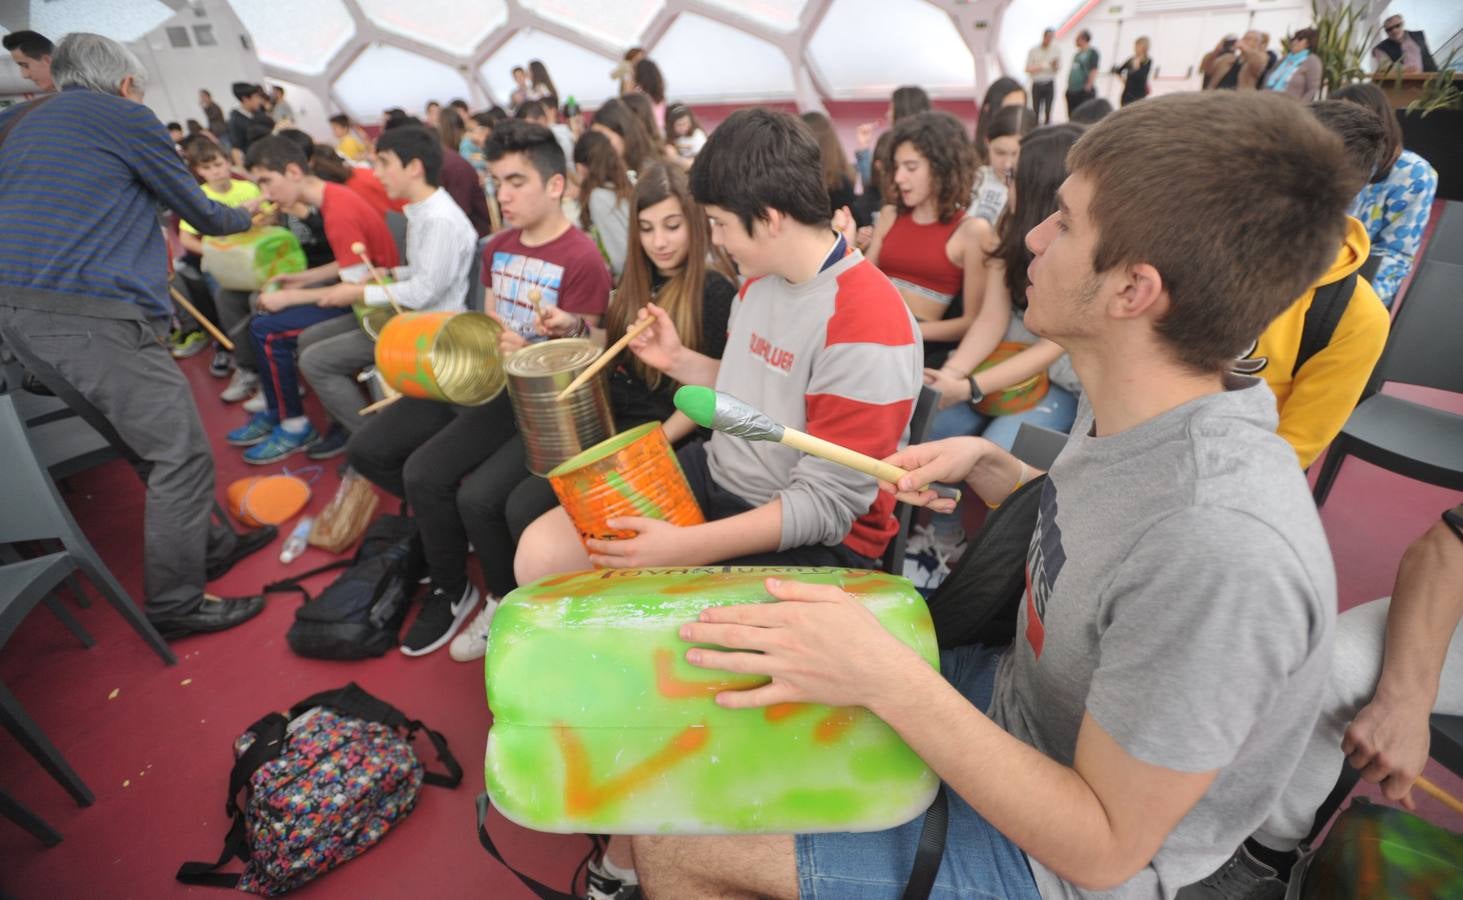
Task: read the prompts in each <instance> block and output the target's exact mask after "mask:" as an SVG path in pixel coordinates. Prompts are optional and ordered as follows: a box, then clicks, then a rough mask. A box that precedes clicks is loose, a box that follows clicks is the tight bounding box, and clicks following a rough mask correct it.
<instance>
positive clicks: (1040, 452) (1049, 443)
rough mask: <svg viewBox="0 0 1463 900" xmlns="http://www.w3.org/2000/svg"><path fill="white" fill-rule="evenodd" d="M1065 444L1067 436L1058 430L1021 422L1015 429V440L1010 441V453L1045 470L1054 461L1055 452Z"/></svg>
mask: <svg viewBox="0 0 1463 900" xmlns="http://www.w3.org/2000/svg"><path fill="white" fill-rule="evenodd" d="M1065 446H1067V436H1066V435H1065V434H1063V433H1062V432H1060V431H1053V430H1052V429H1050V428H1043V427H1042V426H1040V425H1033V424H1031V423H1030V422H1022V423H1021V427H1020V428H1018V429H1016V440H1014V441H1012V442H1011V455H1012V456H1014V457H1016V458H1017V459H1019V460H1021V461H1022V462H1024V463H1026V464H1027V465H1028V466H1032V467H1034V468H1037V469H1041V470H1042V471H1043V472H1045V471H1046V470H1047V469H1050V468H1051V467H1052V463H1053V462H1055V461H1056V458H1057V454H1059V453H1061V452H1062V448H1063V447H1065Z"/></svg>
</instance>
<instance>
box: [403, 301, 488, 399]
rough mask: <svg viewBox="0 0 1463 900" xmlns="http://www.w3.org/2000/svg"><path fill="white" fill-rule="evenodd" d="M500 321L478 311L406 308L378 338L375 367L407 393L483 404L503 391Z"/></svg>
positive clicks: (419, 397)
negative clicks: (410, 310) (499, 339)
mask: <svg viewBox="0 0 1463 900" xmlns="http://www.w3.org/2000/svg"><path fill="white" fill-rule="evenodd" d="M501 330H502V326H500V325H499V324H498V323H497V322H494V321H493V320H492V319H490V318H488V317H487V316H486V315H483V314H482V313H477V312H459V313H451V312H403V313H399V314H397V315H394V316H392V317H391V318H390V319H388V320H387V321H386V323H385V325H384V326H382V328H381V333H380V335H379V336H378V337H377V338H376V370H377V371H379V372H380V373H381V376H382V377H383V378H385V379H386V383H387V384H389V385H391V386H392V387H393V388H396V389H397V390H398V391H400V392H401V393H403V394H405V395H406V396H408V397H416V398H418V399H421V400H440V401H442V402H443V403H456V404H458V405H459V406H481V405H482V404H484V403H487V402H488V401H489V400H492V399H493V398H494V397H496V396H498V394H500V393H501V392H502V391H503V385H504V384H505V383H506V377H505V376H504V374H503V363H502V360H501V359H500V357H499V354H498V333H499V332H500V331H501Z"/></svg>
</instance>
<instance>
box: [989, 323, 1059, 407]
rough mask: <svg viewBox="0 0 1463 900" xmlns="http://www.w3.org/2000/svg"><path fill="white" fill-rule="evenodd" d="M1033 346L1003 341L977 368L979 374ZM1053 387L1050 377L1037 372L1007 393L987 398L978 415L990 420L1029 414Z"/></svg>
mask: <svg viewBox="0 0 1463 900" xmlns="http://www.w3.org/2000/svg"><path fill="white" fill-rule="evenodd" d="M1030 346H1031V345H1030V344H1023V343H1021V342H1019V341H1001V342H1000V343H999V344H997V345H996V349H994V350H992V351H991V355H990V356H987V357H986V358H985V359H984V360H983V361H982V362H981V364H980V365H978V366H976V367H975V371H977V372H984V371H985V370H986V369H989V368H990V367H991V366H994V365H995V364H996V363H1001V362H1005V361H1006V360H1008V359H1010V358H1011V357H1013V356H1015V355H1016V354H1018V353H1020V352H1021V351H1022V350H1025V349H1027V348H1028V347H1030ZM1050 386H1051V385H1050V383H1049V382H1048V381H1047V377H1046V373H1045V372H1037V373H1036V374H1035V375H1033V376H1031V377H1030V378H1028V379H1026V380H1025V381H1023V382H1021V383H1020V384H1013V385H1011V386H1010V387H1008V388H1006V389H1005V390H1004V391H996V392H994V393H991V394H987V395H986V398H985V399H984V400H982V401H981V402H980V403H979V404H977V405H976V407H975V408H976V411H977V412H980V413H983V414H985V415H987V416H1009V415H1011V414H1013V413H1019V412H1025V411H1026V410H1028V409H1031V408H1032V407H1033V406H1035V405H1036V404H1038V403H1040V402H1041V398H1043V397H1045V396H1046V392H1047V389H1048V388H1049V387H1050Z"/></svg>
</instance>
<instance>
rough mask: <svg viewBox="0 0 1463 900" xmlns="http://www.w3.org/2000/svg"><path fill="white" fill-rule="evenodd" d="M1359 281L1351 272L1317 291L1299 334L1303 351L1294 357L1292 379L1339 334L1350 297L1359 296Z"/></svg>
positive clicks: (1291, 370) (1291, 371) (1349, 303)
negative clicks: (1338, 326)
mask: <svg viewBox="0 0 1463 900" xmlns="http://www.w3.org/2000/svg"><path fill="white" fill-rule="evenodd" d="M1356 280H1357V275H1356V273H1355V272H1352V273H1351V274H1350V275H1347V276H1346V277H1345V278H1343V279H1341V280H1340V281H1333V282H1331V283H1330V284H1323V285H1321V286H1320V287H1318V288H1316V293H1315V296H1313V297H1312V298H1311V307H1310V309H1307V310H1306V320H1305V325H1304V326H1302V328H1301V333H1300V350H1299V352H1297V353H1296V355H1295V365H1294V366H1292V367H1291V369H1290V377H1291V378H1294V377H1295V375H1296V373H1297V372H1299V371H1300V370H1301V367H1302V366H1304V365H1305V364H1306V363H1307V362H1309V361H1310V359H1311V357H1313V356H1315V355H1316V354H1317V353H1320V352H1321V351H1322V350H1324V349H1326V345H1327V344H1329V343H1331V336H1332V335H1333V334H1335V333H1336V326H1337V325H1339V324H1341V317H1342V316H1343V315H1345V314H1346V308H1347V307H1348V306H1350V305H1351V297H1352V295H1353V294H1355V293H1356Z"/></svg>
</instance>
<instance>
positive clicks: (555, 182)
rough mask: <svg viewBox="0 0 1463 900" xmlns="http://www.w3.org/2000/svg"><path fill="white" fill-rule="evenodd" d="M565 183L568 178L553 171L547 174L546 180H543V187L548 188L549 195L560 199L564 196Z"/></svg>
mask: <svg viewBox="0 0 1463 900" xmlns="http://www.w3.org/2000/svg"><path fill="white" fill-rule="evenodd" d="M567 183H568V179H566V178H565V177H564V176H563V175H560V174H559V173H558V172H555V173H554V174H552V175H550V176H549V180H548V181H546V182H544V187H545V188H547V189H548V192H549V196H550V197H553V198H554V199H555V200H562V199H563V198H564V187H565V186H566V185H567Z"/></svg>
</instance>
